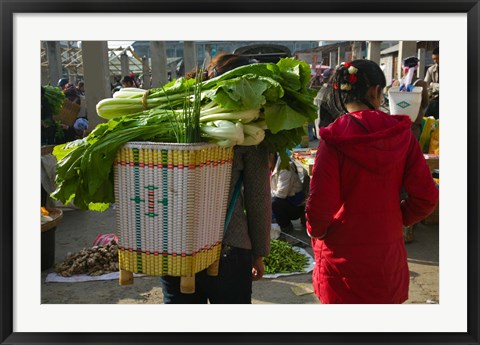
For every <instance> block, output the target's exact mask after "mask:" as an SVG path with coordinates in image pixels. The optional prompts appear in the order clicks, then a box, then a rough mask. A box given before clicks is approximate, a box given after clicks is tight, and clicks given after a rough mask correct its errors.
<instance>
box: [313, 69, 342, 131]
mask: <svg viewBox="0 0 480 345" xmlns="http://www.w3.org/2000/svg"><path fill="white" fill-rule="evenodd" d="M334 70H335V69H334V68H330V69H327V70H325V71H324V72H323V84H322V86H321V88H320V90H318V93H317V96H316V97H315V99H314V103H315V105H316V106H317V107H318V110H317V114H318V117H317V119H316V120H315V132H316V136H317V138H318V139H320V127H326V126H328V125H329V124H330V123H332V122H333V121H335V119H336V118H337V117H338V116H340V115H341V113H340V112H338V111H337V110H336V109H335V108H334V107H333V106H332V102H331V100H330V99H329V98H328V93H327V90H328V82H329V80H330V78H331V76H332V74H333V71H334Z"/></svg>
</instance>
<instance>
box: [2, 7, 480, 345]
mask: <svg viewBox="0 0 480 345" xmlns="http://www.w3.org/2000/svg"><path fill="white" fill-rule="evenodd" d="M409 5H412V6H413V8H414V9H415V12H416V13H466V14H467V21H468V23H467V26H468V38H467V42H468V49H467V50H468V51H467V54H468V57H467V58H468V67H467V66H461V67H460V73H464V72H463V71H467V70H468V78H467V87H468V106H467V109H468V153H467V154H468V166H467V172H468V195H467V200H468V220H467V224H468V230H467V231H468V234H467V236H468V253H467V255H468V273H467V279H468V281H467V287H468V296H467V298H468V308H467V313H468V315H467V332H465V333H427V332H425V333H375V332H368V333H315V332H312V333H295V332H293V333H268V332H266V333H248V332H246V333H223V332H218V333H121V334H120V333H63V332H58V333H17V332H13V315H14V310H13V293H14V291H13V283H12V282H13V228H14V224H13V223H14V219H13V214H14V210H13V206H12V200H13V199H14V198H15V195H14V193H13V183H12V182H13V179H14V174H15V171H13V158H14V157H13V152H14V147H13V116H12V114H13V90H12V85H13V82H14V80H13V68H12V66H13V15H14V14H15V13H27V12H28V13H60V12H71V13H80V12H82V13H141V12H145V11H146V10H148V12H151V13H153V12H158V13H182V12H186V10H188V12H191V13H219V12H238V13H250V12H255V13H303V12H305V8H308V12H309V13H312V12H313V13H314V12H319V13H320V12H322V13H328V12H331V13H343V12H346V9H348V12H349V13H405V12H408V11H406V9H407V8H408V9H409V10H410V7H409ZM0 6H1V7H0V9H1V11H0V12H1V26H2V29H1V41H0V47H1V56H0V64H1V83H0V88H1V89H0V104H1V116H0V130H1V158H2V163H1V173H0V196H1V204H0V219H1V227H0V245H1V255H0V258H1V267H0V310H1V311H0V341H1V344H107V343H108V344H115V343H116V344H197V343H222V344H223V343H235V344H268V343H274V342H275V343H286V344H290V343H291V344H316V343H318V344H327V343H331V344H372V343H378V344H390V343H395V344H479V324H480V321H479V279H480V275H479V261H480V260H479V259H480V258H479V249H480V243H479V236H478V232H479V230H480V229H479V215H478V214H479V212H478V211H479V204H478V196H479V183H478V182H479V169H478V167H479V158H480V151H479V141H478V136H479V134H480V127H479V115H480V114H479V102H478V99H479V97H478V94H479V90H480V88H479V80H480V73H479V64H478V61H479V46H480V45H479V32H480V25H479V15H480V4H479V1H478V0H471V1H469V0H465V1H464V0H460V1H459V0H457V1H452V0H436V1H431V0H421V1H410V0H404V1H385V0H383V1H381V0H368V1H353V0H349V1H346V0H337V1H333V0H332V1H321V0H311V1H308V0H299V1H282V0H280V1H278V0H277V1H273V0H272V1H269V0H258V1H248V0H245V1H239V0H235V1H228V2H227V1H225V2H222V1H216V0H202V1H194V0H190V1H181V0H177V1H159V0H151V1H148V0H143V1H130V0H115V1H114V0H102V1H93V0H91V1H90V0H83V1H57V0H50V1H44V0H39V1H18V0H0ZM33 89H35V88H33ZM449 231H454V229H450V230H449ZM339 321H340V320H339ZM306 322H307V321H306ZM308 322H310V323H312V325H314V324H315V322H314V320H309V321H308ZM340 322H341V321H340Z"/></svg>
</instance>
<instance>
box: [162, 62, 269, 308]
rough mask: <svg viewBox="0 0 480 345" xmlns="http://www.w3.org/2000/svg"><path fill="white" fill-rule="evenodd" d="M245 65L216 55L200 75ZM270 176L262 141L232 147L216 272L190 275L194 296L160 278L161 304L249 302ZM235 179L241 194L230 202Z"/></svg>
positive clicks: (264, 245)
mask: <svg viewBox="0 0 480 345" xmlns="http://www.w3.org/2000/svg"><path fill="white" fill-rule="evenodd" d="M250 63H251V60H250V59H248V58H247V57H242V56H238V55H234V54H218V55H217V56H215V58H213V59H212V60H211V62H210V64H209V65H208V68H207V71H206V73H205V77H206V78H213V77H216V76H219V75H221V74H223V73H225V72H227V71H229V70H231V69H233V68H235V67H239V66H242V65H247V64H250ZM191 76H194V74H191ZM269 176H270V171H269V165H268V150H267V148H266V146H265V145H264V144H263V143H261V144H259V145H257V146H235V147H234V155H233V167H232V177H231V184H230V192H229V204H233V205H234V206H233V213H232V217H231V219H230V222H229V224H228V226H227V228H226V232H225V235H224V238H223V243H222V252H221V257H220V265H219V272H218V276H209V275H208V274H207V270H203V271H201V272H198V273H197V274H195V293H193V294H182V293H181V292H180V277H172V276H162V277H160V281H161V285H162V291H163V301H164V303H169V304H170V303H182V304H200V303H211V304H214V303H215V304H218V303H221V304H249V303H251V295H252V281H253V280H258V279H261V278H262V276H263V273H264V266H263V257H265V256H267V255H268V253H269V251H270V228H271V220H272V215H271V196H270V180H269ZM238 181H240V182H239V184H238V186H239V187H240V189H239V191H240V193H239V194H238V198H236V200H235V198H233V195H234V194H235V193H234V191H235V189H236V185H237V182H238ZM232 198H233V199H234V201H233V202H232Z"/></svg>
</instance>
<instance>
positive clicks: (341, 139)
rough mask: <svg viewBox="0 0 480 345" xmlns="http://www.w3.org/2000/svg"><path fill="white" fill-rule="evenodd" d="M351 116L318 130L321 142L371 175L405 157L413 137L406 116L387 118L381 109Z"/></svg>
mask: <svg viewBox="0 0 480 345" xmlns="http://www.w3.org/2000/svg"><path fill="white" fill-rule="evenodd" d="M350 115H351V116H352V117H354V118H355V119H352V118H351V116H349V115H348V114H345V115H342V116H341V117H339V118H338V119H337V120H336V121H335V122H333V123H332V124H330V125H329V126H328V127H325V128H321V129H320V137H321V140H323V141H325V143H327V144H329V145H332V146H334V147H335V148H336V149H337V150H338V151H340V152H342V153H343V154H344V155H345V156H346V157H348V158H349V159H351V160H352V161H354V162H356V163H357V164H358V165H360V166H362V167H364V168H365V169H367V170H369V171H370V172H372V173H377V174H383V173H385V172H387V171H389V170H390V169H392V168H393V167H394V166H395V162H397V161H398V160H401V159H403V158H404V157H405V155H406V154H407V150H408V147H409V143H410V139H411V135H412V134H411V125H412V122H411V120H410V118H409V117H408V116H405V115H389V114H387V113H384V112H382V111H380V110H362V111H357V112H352V113H350ZM357 122H360V123H361V124H359V123H357ZM362 125H363V126H364V127H365V128H364V127H363V126H362ZM367 130H368V132H367Z"/></svg>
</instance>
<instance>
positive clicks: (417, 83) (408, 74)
mask: <svg viewBox="0 0 480 345" xmlns="http://www.w3.org/2000/svg"><path fill="white" fill-rule="evenodd" d="M418 61H419V60H418V59H417V58H416V57H415V56H409V57H407V58H405V59H404V60H403V77H402V79H400V80H396V81H395V82H394V83H393V86H400V87H402V86H403V87H405V88H412V89H413V87H421V88H422V101H421V103H420V109H419V110H418V115H417V118H416V119H415V120H414V121H412V132H413V135H414V136H415V138H417V140H418V139H419V137H420V132H421V127H422V120H423V117H424V116H425V109H426V108H427V106H428V85H427V83H426V82H425V81H423V80H422V79H419V78H418V77H417V76H416V72H417V69H418Z"/></svg>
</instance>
